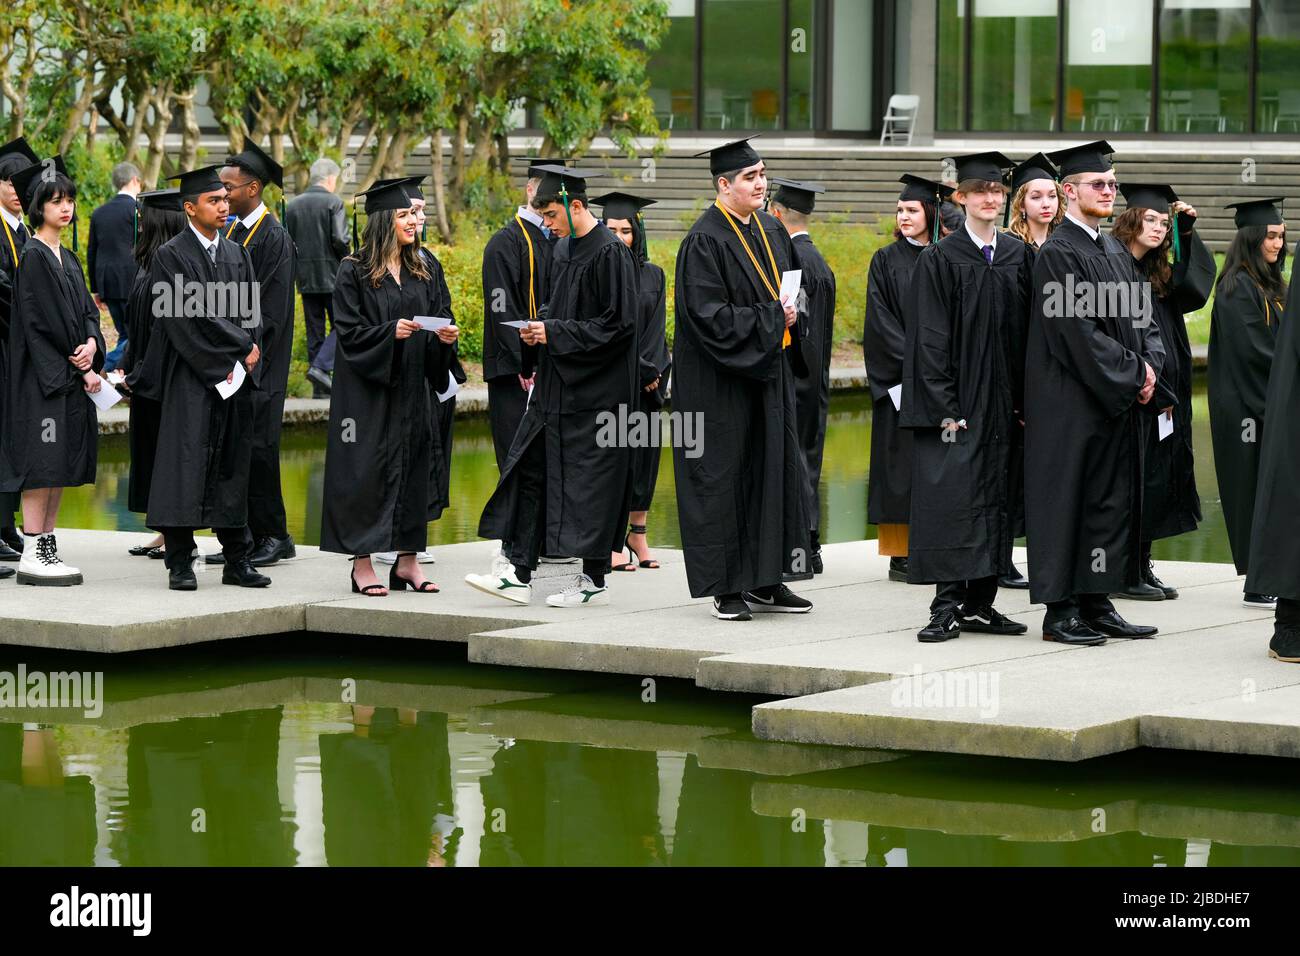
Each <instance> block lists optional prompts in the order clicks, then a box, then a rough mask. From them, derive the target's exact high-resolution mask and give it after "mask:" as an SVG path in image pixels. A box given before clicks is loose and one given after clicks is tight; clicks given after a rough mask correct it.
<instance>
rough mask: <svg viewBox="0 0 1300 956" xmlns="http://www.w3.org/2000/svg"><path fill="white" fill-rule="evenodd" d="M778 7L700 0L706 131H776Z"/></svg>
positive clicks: (766, 2)
mask: <svg viewBox="0 0 1300 956" xmlns="http://www.w3.org/2000/svg"><path fill="white" fill-rule="evenodd" d="M783 5H784V4H783V0H705V3H704V50H703V59H704V90H703V93H702V95H703V97H704V128H705V129H779V128H780V127H781V44H782V42H783V37H782V35H781V31H782V29H783V26H784V15H783V10H782V7H783Z"/></svg>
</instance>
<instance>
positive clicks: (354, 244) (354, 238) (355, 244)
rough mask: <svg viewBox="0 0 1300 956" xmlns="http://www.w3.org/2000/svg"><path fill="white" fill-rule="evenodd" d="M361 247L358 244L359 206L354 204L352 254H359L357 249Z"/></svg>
mask: <svg viewBox="0 0 1300 956" xmlns="http://www.w3.org/2000/svg"><path fill="white" fill-rule="evenodd" d="M359 248H360V246H359V245H358V244H357V207H356V206H353V207H352V254H353V255H354V256H355V255H356V254H357V249H359Z"/></svg>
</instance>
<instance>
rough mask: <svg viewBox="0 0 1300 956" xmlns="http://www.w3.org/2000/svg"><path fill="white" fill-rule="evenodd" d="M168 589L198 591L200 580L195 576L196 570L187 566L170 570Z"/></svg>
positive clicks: (168, 573)
mask: <svg viewBox="0 0 1300 956" xmlns="http://www.w3.org/2000/svg"><path fill="white" fill-rule="evenodd" d="M167 587H169V588H170V589H171V590H173V591H197V590H198V589H199V579H198V578H196V577H195V576H194V569H193V568H192V567H191V566H190V565H188V564H187V565H185V566H184V567H181V568H171V569H169V570H168V572H167Z"/></svg>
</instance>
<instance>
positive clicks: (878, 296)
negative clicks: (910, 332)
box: [862, 240, 907, 401]
mask: <svg viewBox="0 0 1300 956" xmlns="http://www.w3.org/2000/svg"><path fill="white" fill-rule="evenodd" d="M904 241H905V240H904ZM890 249H891V247H889V246H886V247H885V248H884V249H880V250H878V251H877V252H876V254H875V255H873V256H872V257H871V264H870V265H869V266H867V309H866V316H865V318H864V320H863V324H862V352H863V359H864V360H865V362H866V367H867V384H868V385H869V386H870V388H871V398H872V399H873V400H874V401H879V400H880V399H882V398H884V397H885V396H887V395H888V394H889V390H890V389H891V388H893V387H894V386H895V385H897V384H899V383H900V382H901V381H902V380H903V346H904V345H905V343H906V338H907V333H906V332H905V328H906V325H905V323H904V321H903V314H902V309H901V306H902V303H903V297H902V296H901V295H899V293H900V292H903V293H906V292H907V290H906V289H905V288H904V289H901V290H900V289H898V288H897V287H896V283H895V281H894V276H893V275H892V274H891V271H890V268H889V264H890V261H891V256H890V255H889V254H888V253H887V250H890Z"/></svg>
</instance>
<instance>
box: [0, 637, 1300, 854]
mask: <svg viewBox="0 0 1300 956" xmlns="http://www.w3.org/2000/svg"><path fill="white" fill-rule="evenodd" d="M256 643H257V646H256V648H255V653H249V654H246V655H243V658H244V659H243V661H242V662H240V661H234V660H232V658H231V656H230V655H229V653H228V648H222V649H212V648H202V647H198V648H184V649H172V650H170V651H166V652H154V653H148V654H140V655H133V656H132V657H131V658H130V659H122V658H110V659H104V658H98V657H97V658H94V665H95V666H97V667H100V668H103V669H104V670H105V672H106V673H105V690H106V693H107V701H106V703H105V709H104V715H103V717H102V718H100V719H99V720H85V721H82V722H80V723H68V724H64V725H60V726H56V727H47V726H40V725H37V724H33V723H30V722H31V721H33V720H39V719H40V716H41V715H40V714H39V713H35V712H32V711H26V712H19V711H14V710H0V865H15V864H25V865H33V864H36V865H49V864H62V865H89V864H91V863H95V862H98V863H102V864H109V865H113V864H121V865H137V866H140V865H166V866H172V865H260V866H268V865H269V866H283V865H293V864H309V865H314V864H322V863H323V864H329V865H332V866H348V865H387V866H455V865H466V864H470V865H472V864H475V863H477V864H480V865H484V866H539V865H584V864H599V865H613V866H665V865H667V866H694V865H755V866H776V865H782V866H821V865H854V866H882V865H891V866H903V865H906V866H936V865H981V866H1040V865H1052V866H1056V865H1059V866H1107V865H1122V866H1139V867H1150V866H1184V865H1185V866H1206V865H1209V866H1233V865H1277V866H1295V865H1300V849H1298V848H1300V804H1297V802H1296V800H1295V793H1296V791H1297V784H1300V766H1297V764H1296V763H1295V762H1294V761H1283V760H1264V759H1258V758H1244V757H1241V758H1225V757H1221V756H1215V755H1209V754H1180V753H1169V752H1162V751H1139V752H1134V753H1131V754H1121V755H1117V756H1115V757H1109V758H1103V759H1099V760H1093V761H1087V762H1084V763H1081V764H1048V763H1037V762H1028V761H1014V760H997V759H992V758H976V757H961V756H955V755H941V754H898V755H884V754H874V755H868V756H869V758H870V760H871V762H869V763H863V764H861V765H856V766H843V764H844V763H845V760H844V757H843V755H844V752H843V751H838V750H835V749H834V748H816V747H800V746H795V745H787V744H769V743H765V742H763V741H759V740H756V739H754V738H753V737H752V736H750V735H748V733H747V732H746V730H745V728H746V727H747V726H748V723H749V708H750V707H751V706H752V705H753V704H754V703H756V702H757V699H756V698H749V697H745V696H737V695H719V694H712V693H709V692H706V691H701V690H699V689H698V688H696V687H694V686H693V685H691V684H689V683H687V682H683V681H670V680H663V681H660V682H659V685H658V699H657V702H656V703H655V704H653V705H647V704H644V703H642V702H641V700H640V696H639V694H640V684H639V682H638V681H636V680H634V679H629V678H624V677H615V676H610V675H595V674H577V673H561V672H536V671H526V670H516V669H511V668H490V667H482V666H478V665H470V664H467V663H465V662H464V661H463V654H464V650H463V648H433V649H430V648H419V649H418V650H413V649H412V648H410V647H409V646H408V645H403V644H401V643H400V642H384V641H378V640H377V641H375V642H373V643H370V644H368V645H367V657H366V659H365V660H364V661H359V660H357V659H356V655H355V646H354V645H348V644H347V642H346V641H344V640H337V639H333V638H329V637H327V636H323V635H311V636H281V637H277V638H274V639H271V640H267V641H261V642H256ZM251 646H252V645H251V644H250V645H249V647H250V648H251ZM5 653H7V654H10V655H11V654H13V653H15V652H13V651H8V652H5ZM34 658H44V659H34ZM24 660H25V661H26V663H27V664H28V666H29V667H31V668H33V669H35V668H38V667H39V668H41V669H43V670H46V671H50V670H72V669H77V668H78V667H79V666H80V667H86V666H87V665H88V660H87V658H85V657H80V658H79V657H77V656H75V655H64V654H57V655H56V654H49V655H45V654H37V653H26V654H24ZM16 663H17V662H16V660H12V661H9V660H0V669H5V670H12V669H13V668H14V667H15V666H16ZM345 677H347V678H352V679H354V680H355V681H356V686H357V687H358V700H360V701H361V703H358V704H349V703H342V702H340V694H339V688H340V686H341V681H342V680H343V678H345ZM832 757H833V758H834V759H831V758H832ZM811 767H827V768H832V767H839V768H840V769H823V770H818V771H816V772H809V768H811ZM97 798H98V799H97ZM97 847H98V852H97V849H96V848H97Z"/></svg>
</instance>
